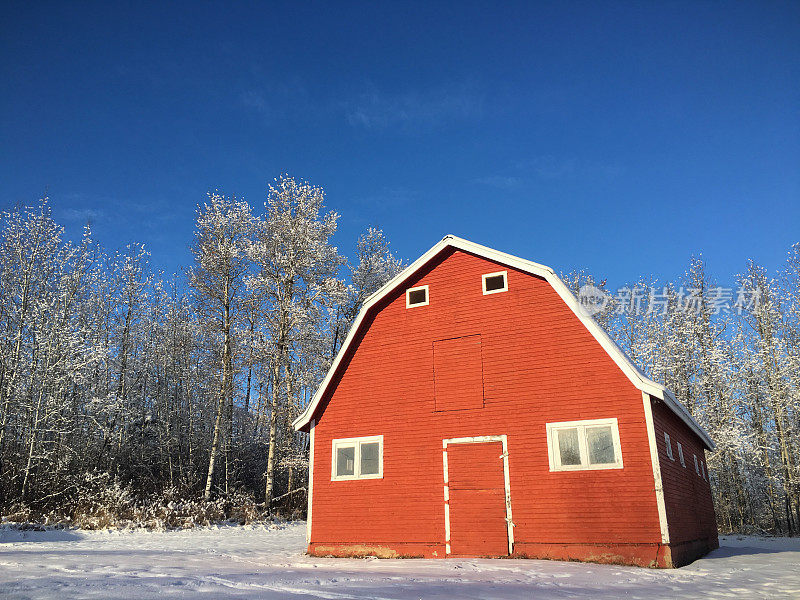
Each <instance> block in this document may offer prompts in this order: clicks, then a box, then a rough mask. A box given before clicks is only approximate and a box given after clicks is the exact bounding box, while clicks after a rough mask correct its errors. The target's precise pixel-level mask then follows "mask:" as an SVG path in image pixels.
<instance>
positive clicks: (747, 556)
mask: <svg viewBox="0 0 800 600" xmlns="http://www.w3.org/2000/svg"><path fill="white" fill-rule="evenodd" d="M304 535H305V525H304V524H301V523H295V524H289V525H284V526H278V527H276V528H271V529H270V528H266V527H222V528H206V529H194V530H188V531H170V532H147V531H134V532H113V531H103V532H84V531H80V532H78V531H40V532H37V531H24V532H23V531H14V530H9V529H0V598H3V599H20V598H48V599H49V598H58V599H59V600H62V599H67V598H125V599H131V600H132V599H135V598H162V597H166V598H172V597H175V598H188V597H198V596H204V597H208V598H291V599H294V598H297V599H300V598H325V599H331V600H347V599H362V598H375V599H390V598H391V599H401V600H407V599H417V598H426V599H427V598H448V599H452V598H475V599H497V598H515V599H517V598H537V599H538V598H590V597H591V598H618V597H621V596H624V597H626V598H647V599H649V600H652V599H654V598H740V599H749V598H794V599H798V598H800V539H763V538H754V537H727V538H724V539H721V544H722V545H721V547H720V549H719V550H716V551H715V552H713V553H712V554H710V555H709V556H708V557H706V558H704V559H702V560H699V561H696V562H695V563H693V564H691V565H689V566H687V567H683V568H681V569H674V570H651V569H641V568H636V567H617V566H612V565H593V564H582V563H565V562H555V561H541V560H482V559H481V560H455V559H453V560H416V559H415V560H377V559H364V560H360V559H320V558H313V557H309V556H305V555H304V554H303V550H304V547H305V539H304Z"/></svg>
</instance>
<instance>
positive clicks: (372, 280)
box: [331, 227, 406, 355]
mask: <svg viewBox="0 0 800 600" xmlns="http://www.w3.org/2000/svg"><path fill="white" fill-rule="evenodd" d="M356 259H357V262H356V263H355V264H348V269H349V271H350V285H349V286H348V287H347V295H346V297H345V299H344V300H343V302H342V303H341V305H340V306H338V307H337V310H336V322H335V326H334V329H333V343H332V346H333V348H332V350H333V351H332V353H331V354H332V355H335V354H336V352H337V351H338V350H339V347H340V346H341V344H342V343H343V341H344V338H345V336H346V335H347V332H348V330H349V329H350V327H351V325H352V324H353V321H354V320H355V318H356V315H357V314H358V311H359V310H360V309H361V305H362V304H363V303H364V302H365V301H366V300H367V298H369V297H370V296H371V295H372V294H374V293H375V292H377V291H378V290H379V289H380V288H382V287H383V286H384V284H386V283H387V282H388V281H389V280H390V279H392V278H393V277H394V276H395V275H397V274H398V273H400V271H402V270H403V269H404V268H405V267H406V265H405V263H404V262H403V261H402V260H400V259H399V258H397V257H396V256H395V255H394V254H392V252H391V251H390V250H389V241H388V240H387V239H386V236H385V235H384V234H383V231H382V230H380V229H376V228H374V227H369V228H368V229H367V231H366V232H364V233H363V234H362V235H361V236H360V237H359V238H358V243H357V245H356Z"/></svg>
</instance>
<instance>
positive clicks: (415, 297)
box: [406, 285, 428, 308]
mask: <svg viewBox="0 0 800 600" xmlns="http://www.w3.org/2000/svg"><path fill="white" fill-rule="evenodd" d="M427 305H428V286H427V285H421V286H419V287H413V288H408V289H407V290H406V308H414V307H415V306H427Z"/></svg>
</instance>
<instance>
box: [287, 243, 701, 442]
mask: <svg viewBox="0 0 800 600" xmlns="http://www.w3.org/2000/svg"><path fill="white" fill-rule="evenodd" d="M446 248H455V249H458V250H463V251H464V252H469V253H470V254H474V255H476V256H481V257H483V258H486V259H488V260H492V261H495V262H497V263H500V264H503V265H507V266H509V267H513V268H515V269H519V270H520V271H525V272H527V273H531V274H532V275H536V276H538V277H542V278H543V279H545V280H546V281H547V282H548V283H549V284H550V285H551V286H552V288H553V289H554V290H555V291H556V293H558V295H559V296H561V299H562V300H563V301H564V302H565V303H566V305H567V306H569V307H570V309H572V312H573V313H575V316H577V317H578V319H579V320H580V321H581V323H583V324H584V326H585V327H586V329H588V330H589V333H591V334H592V336H594V338H595V339H596V340H597V341H598V342H599V343H600V345H601V346H602V347H603V349H604V350H605V351H606V352H607V353H608V355H609V356H610V357H611V359H612V360H613V361H614V362H615V363H616V364H617V366H618V367H619V368H620V369H622V372H623V373H625V375H626V376H627V377H628V379H629V380H630V381H631V383H632V384H633V385H634V386H635V387H636V388H638V389H639V390H641V391H642V392H645V393H646V394H649V395H650V396H652V397H654V398H658V399H659V400H663V401H664V403H665V404H666V405H667V406H668V407H669V408H670V410H672V412H674V413H675V414H676V415H677V416H678V417H679V418H680V419H681V420H682V421H683V422H684V423H686V425H688V426H689V428H690V429H691V430H692V431H694V432H695V433H696V434H697V435H698V436H699V437H700V439H701V440H703V442H704V443H705V444H706V447H707V448H708V449H709V450H713V449H714V447H715V446H714V442H713V441H712V439H711V437H710V436H709V435H708V433H706V432H705V430H704V429H703V428H702V427H701V426H700V425H699V424H698V423H697V421H695V420H694V418H692V416H691V415H690V414H689V411H687V410H686V408H684V406H683V405H682V404H681V403H680V402H678V401H677V400H676V399H675V396H674V395H673V394H672V392H671V391H669V390H668V389H666V388H665V387H664V386H662V385H661V384H659V383H656V382H655V381H652V380H651V379H649V378H648V377H646V376H645V375H644V374H643V373H642V372H641V371H639V369H638V368H636V366H635V365H634V364H633V363H632V362H631V361H630V359H628V357H627V356H626V355H625V353H624V352H623V351H622V349H621V348H620V347H619V346H617V344H616V343H615V342H614V340H612V339H611V338H610V337H609V335H608V334H607V333H606V332H605V330H604V329H603V328H602V327H600V325H598V324H597V322H596V321H595V320H594V319H593V318H592V317H591V316H590V315H588V314H587V313H586V312H585V311H584V310H583V309H582V308H581V306H580V303H579V302H578V300H577V298H575V296H574V295H573V294H572V292H571V291H570V290H569V288H568V287H567V286H566V285H565V284H564V282H563V281H561V279H560V278H559V277H558V275H556V273H555V271H553V270H552V269H551V268H550V267H546V266H544V265H540V264H538V263H535V262H532V261H529V260H525V259H523V258H518V257H516V256H512V255H510V254H506V253H505V252H499V251H497V250H493V249H492V248H488V247H486V246H481V245H480V244H476V243H474V242H470V241H469V240H465V239H462V238H458V237H456V236H453V235H447V236H445V237H444V238H443V239H442V240H441V241H440V242H439V243H438V244H436V245H435V246H434V247H433V248H431V249H430V250H428V251H427V252H426V253H425V254H423V255H422V256H420V257H419V258H418V259H417V260H415V261H414V262H413V263H411V264H410V265H409V266H408V267H407V268H406V269H404V270H403V271H402V272H400V273H399V274H398V275H397V276H395V277H394V278H393V279H391V280H390V281H389V282H387V283H386V285H384V286H383V287H382V288H381V289H379V290H378V291H377V292H375V293H374V294H372V295H371V296H370V297H369V298H367V299H366V300H365V301H364V304H363V305H362V307H361V310H360V311H359V313H358V316H357V317H356V320H355V321H354V322H353V326H352V327H351V328H350V331H349V332H348V333H347V337H346V338H345V340H344V343H343V344H342V347H341V348H340V349H339V353H338V354H337V355H336V358H335V359H334V361H333V364H332V365H331V368H330V369H329V370H328V373H327V374H326V375H325V379H323V381H322V383H321V384H320V386H319V389H317V392H316V394H314V397H313V398H312V399H311V402H309V404H308V406H307V407H306V409H305V411H303V413H302V414H301V415H300V416H299V417H297V419H295V421H294V423H293V425H294V428H295V430H300V429H302V428H304V427H306V426H307V425H308V424H309V422H310V421H311V419H312V417H313V416H314V413H315V412H316V410H317V406H318V405H319V403H320V401H321V400H322V398H323V396H324V395H325V391H326V390H327V388H328V385H329V384H330V382H331V380H332V379H333V376H334V375H335V373H336V371H337V370H338V368H339V364H340V363H341V361H342V360H343V358H344V356H345V355H346V354H347V350H348V347H349V346H350V344H351V342H352V341H353V338H354V337H355V335H356V332H357V331H358V330H359V329H360V327H361V323H362V322H363V321H364V319H365V318H366V316H367V314H368V313H369V311H370V309H371V308H372V307H373V306H375V305H376V304H377V303H378V302H380V301H381V300H382V299H383V298H384V297H385V296H387V295H388V294H390V293H391V292H392V291H393V290H394V289H395V288H397V287H398V286H399V285H401V284H402V283H403V282H404V281H406V280H407V279H409V278H410V277H411V276H412V275H414V274H415V273H416V272H417V271H418V270H419V269H420V268H422V267H423V266H425V265H426V264H427V263H428V262H429V261H431V260H432V259H433V258H434V257H436V256H437V255H438V254H439V253H441V252H442V251H443V250H445V249H446Z"/></svg>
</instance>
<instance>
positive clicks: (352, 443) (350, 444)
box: [331, 435, 383, 481]
mask: <svg viewBox="0 0 800 600" xmlns="http://www.w3.org/2000/svg"><path fill="white" fill-rule="evenodd" d="M375 442H378V472H377V473H372V474H368V475H362V474H361V444H368V443H375ZM339 448H354V449H355V451H354V452H353V457H354V461H355V464H354V465H353V474H352V475H337V474H336V451H337V450H338V449H339ZM354 479H383V436H382V435H369V436H364V437H354V438H341V439H338V440H333V441H332V442H331V481H352V480H354Z"/></svg>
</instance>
